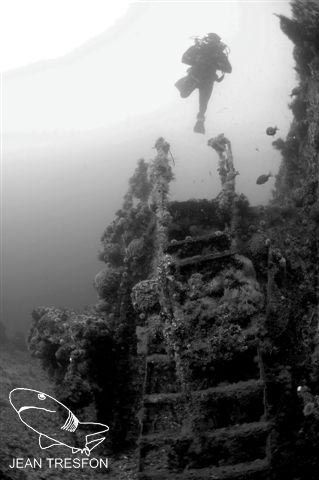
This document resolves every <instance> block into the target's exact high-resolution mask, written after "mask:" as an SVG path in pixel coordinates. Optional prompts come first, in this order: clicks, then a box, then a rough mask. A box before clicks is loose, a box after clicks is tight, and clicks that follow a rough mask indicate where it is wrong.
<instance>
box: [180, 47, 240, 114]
mask: <svg viewBox="0 0 319 480" xmlns="http://www.w3.org/2000/svg"><path fill="white" fill-rule="evenodd" d="M221 45H223V44H218V43H217V44H216V43H215V42H212V43H210V42H207V43H202V44H199V45H198V44H195V45H192V46H191V47H190V48H189V49H188V50H186V52H185V53H184V55H183V57H182V62H183V63H186V64H187V65H190V66H191V68H190V69H189V71H188V77H189V78H190V79H192V80H193V82H192V83H190V85H188V88H187V90H186V91H185V92H183V91H181V96H182V97H188V96H189V95H190V94H191V93H192V91H193V90H195V89H196V88H198V91H199V112H198V115H197V119H198V120H200V121H202V122H203V121H204V119H205V113H206V110H207V106H208V102H209V99H210V97H211V95H212V91H213V87H214V82H215V81H217V82H220V81H222V79H223V78H224V76H223V75H222V76H221V77H220V78H218V76H217V74H216V71H217V70H220V71H222V72H223V73H231V71H232V67H231V64H230V63H229V60H228V58H227V55H225V53H224V52H223V49H222V48H223V47H221ZM176 86H177V84H176Z"/></svg>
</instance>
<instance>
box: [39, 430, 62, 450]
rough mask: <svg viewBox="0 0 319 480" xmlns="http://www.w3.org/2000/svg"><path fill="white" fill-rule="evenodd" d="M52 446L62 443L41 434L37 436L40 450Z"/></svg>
mask: <svg viewBox="0 0 319 480" xmlns="http://www.w3.org/2000/svg"><path fill="white" fill-rule="evenodd" d="M54 445H62V443H61V442H59V441H58V440H53V438H50V437H47V436H46V435H42V434H41V435H40V436H39V446H40V448H42V450H45V449H46V448H50V447H53V446H54Z"/></svg>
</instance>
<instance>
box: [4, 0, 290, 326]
mask: <svg viewBox="0 0 319 480" xmlns="http://www.w3.org/2000/svg"><path fill="white" fill-rule="evenodd" d="M274 13H280V14H284V15H287V16H289V15H290V5H289V2H288V1H282V2H281V1H278V0H275V1H265V2H263V1H255V2H251V1H247V2H245V1H237V2H236V1H231V2H224V1H223V2H209V3H207V2H192V3H189V2H164V3H157V2H154V3H153V2H149V3H136V4H132V5H131V6H130V8H129V10H128V12H127V13H126V15H125V16H123V17H122V18H121V19H120V20H119V21H118V22H117V23H116V25H115V26H114V27H112V28H110V29H108V30H107V31H106V32H105V33H104V34H102V35H99V36H97V37H96V38H94V39H92V40H90V41H89V42H87V43H86V44H84V45H82V46H79V48H77V49H76V50H75V51H73V52H72V53H70V54H68V55H66V56H64V57H62V58H58V59H55V60H48V61H43V62H39V63H37V64H33V65H30V66H27V67H24V68H21V69H16V70H12V71H8V72H6V73H5V74H4V76H3V132H2V133H3V164H2V172H3V187H4V188H3V193H2V195H3V231H2V242H3V259H4V264H3V291H2V294H3V305H2V314H3V320H4V322H5V324H6V325H7V326H8V328H9V329H10V330H19V329H22V330H27V329H28V327H29V324H30V312H31V310H32V309H33V308H34V307H36V306H38V305H56V306H69V307H74V308H81V307H82V306H83V305H86V304H90V303H94V302H95V301H96V292H95V290H94V289H93V278H94V276H95V274H96V273H97V272H98V271H99V270H100V268H101V263H100V262H99V261H98V259H97V251H98V246H99V240H100V237H101V234H102V232H103V230H104V228H105V226H106V225H107V224H108V223H109V222H111V221H112V218H113V216H114V213H115V212H116V211H117V210H118V209H119V208H120V207H121V203H122V197H123V195H124V194H125V192H126V190H127V181H128V179H129V177H130V176H131V175H132V173H133V170H134V169H135V166H136V162H137V160H138V159H139V158H141V157H143V158H145V159H146V160H149V159H150V158H152V157H153V156H154V150H153V149H152V147H153V145H154V142H155V140H156V139H157V138H158V137H159V136H163V137H165V139H167V141H169V142H170V144H171V150H172V154H173V156H174V159H175V164H176V165H175V167H174V174H175V177H176V178H175V182H174V183H173V188H172V192H171V198H172V199H179V200H182V199H188V198H214V197H216V195H217V194H218V192H219V190H220V183H219V178H218V174H217V164H218V157H217V154H216V153H215V152H214V151H213V150H212V149H210V148H208V147H207V140H208V139H209V138H211V137H214V136H216V135H218V134H220V133H224V134H225V135H226V136H227V138H229V139H230V141H231V142H232V148H233V154H234V164H235V168H236V169H237V170H238V171H239V173H240V175H239V176H238V177H237V180H236V181H237V191H238V192H242V193H244V194H245V195H246V196H247V197H248V198H249V200H250V202H251V203H252V204H255V205H256V204H265V203H266V202H268V200H269V199H270V198H271V191H272V188H273V184H274V178H270V180H269V181H268V182H267V183H266V184H264V185H257V184H256V179H257V177H258V176H260V175H262V174H267V173H268V172H269V171H271V172H272V173H273V174H276V172H277V171H278V168H279V163H280V154H279V152H277V151H276V150H275V149H274V148H273V147H272V145H271V143H272V141H273V139H274V138H277V137H278V136H281V137H283V138H285V136H286V134H287V132H288V129H289V125H290V123H291V119H292V116H291V112H290V110H289V108H288V104H289V102H290V101H291V98H290V92H291V90H292V88H293V87H294V86H295V85H296V83H297V82H296V78H295V71H294V69H293V57H292V48H293V47H292V44H291V42H290V41H289V40H288V38H287V37H286V36H285V35H283V33H282V31H281V30H280V27H279V21H278V18H277V17H276V16H274V15H273V14H274ZM70 28H72V26H70ZM207 32H217V33H218V34H219V35H220V36H221V37H222V40H223V41H224V42H225V43H226V44H227V45H228V46H229V48H230V55H229V59H230V62H231V64H232V67H233V72H232V73H231V74H230V75H226V77H225V79H224V81H223V82H222V83H220V84H216V85H215V87H214V91H213V94H212V98H211V101H210V103H209V106H208V111H207V120H206V135H198V134H195V133H193V125H194V122H195V117H196V113H197V102H198V98H197V92H194V93H193V94H192V95H191V96H190V97H189V98H187V99H181V98H180V96H179V93H178V91H177V89H176V88H175V87H174V83H175V82H176V81H177V79H179V78H180V77H182V76H183V75H185V72H186V68H187V67H186V65H184V64H182V63H181V56H182V54H183V52H184V51H185V50H186V49H187V48H188V47H189V46H190V45H191V44H192V41H193V40H192V39H191V37H192V36H194V35H199V36H202V35H204V34H206V33H207ZM269 126H278V127H279V129H280V130H279V131H278V134H277V136H276V137H274V138H273V137H269V136H267V135H266V133H265V130H266V128H267V127H269ZM209 172H211V174H210V173H209Z"/></svg>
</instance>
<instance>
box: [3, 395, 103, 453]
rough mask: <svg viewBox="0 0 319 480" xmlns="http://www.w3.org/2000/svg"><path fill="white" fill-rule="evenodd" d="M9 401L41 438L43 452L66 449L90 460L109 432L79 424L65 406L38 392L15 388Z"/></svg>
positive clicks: (94, 425)
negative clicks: (55, 447) (51, 448)
mask: <svg viewBox="0 0 319 480" xmlns="http://www.w3.org/2000/svg"><path fill="white" fill-rule="evenodd" d="M9 400H10V403H11V405H12V407H13V408H14V410H15V411H16V412H17V414H18V415H19V418H20V420H21V422H23V423H24V424H25V425H26V426H27V427H29V428H31V430H33V431H34V432H36V433H37V434H38V435H39V446H40V448H42V449H46V448H50V447H53V446H54V445H59V446H61V445H63V446H65V447H68V448H70V449H71V450H72V453H77V452H81V453H84V454H85V455H87V456H90V454H91V451H92V450H93V448H95V447H97V446H98V445H99V444H100V443H101V442H103V440H105V437H104V436H102V435H101V434H103V433H105V432H107V431H108V430H109V427H108V426H107V425H103V424H102V423H90V422H80V421H79V420H78V418H77V417H76V416H75V415H74V413H72V412H71V410H70V409H69V408H68V407H66V406H65V405H63V403H61V402H59V401H58V400H56V399H55V398H53V397H51V396H50V395H47V394H46V393H43V392H39V391H38V390H32V389H31V388H15V389H13V390H11V392H10V394H9Z"/></svg>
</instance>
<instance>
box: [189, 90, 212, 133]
mask: <svg viewBox="0 0 319 480" xmlns="http://www.w3.org/2000/svg"><path fill="white" fill-rule="evenodd" d="M213 86H214V82H206V83H204V84H202V85H201V86H200V87H199V89H198V90H199V112H198V114H197V122H196V123H195V126H194V132H196V133H205V124H204V122H205V113H206V110H207V106H208V102H209V99H210V97H211V95H212V91H213Z"/></svg>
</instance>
